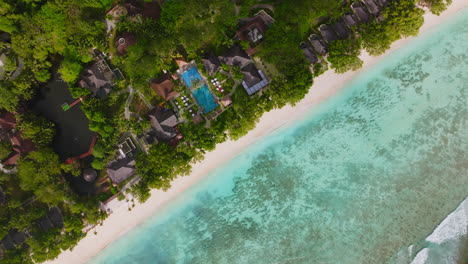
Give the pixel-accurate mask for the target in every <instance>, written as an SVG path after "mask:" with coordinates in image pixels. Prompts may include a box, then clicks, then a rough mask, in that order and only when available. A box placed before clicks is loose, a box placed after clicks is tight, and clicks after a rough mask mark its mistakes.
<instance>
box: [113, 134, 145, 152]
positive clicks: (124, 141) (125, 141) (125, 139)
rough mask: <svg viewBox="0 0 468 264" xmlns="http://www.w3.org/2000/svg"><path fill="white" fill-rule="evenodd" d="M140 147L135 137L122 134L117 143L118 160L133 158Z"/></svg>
mask: <svg viewBox="0 0 468 264" xmlns="http://www.w3.org/2000/svg"><path fill="white" fill-rule="evenodd" d="M139 149H140V147H139V145H138V142H137V140H136V139H135V137H134V136H133V135H132V134H131V133H130V132H127V133H124V134H123V135H122V136H121V137H120V139H119V143H118V153H119V156H120V158H126V157H134V156H135V155H136V154H137V153H138V151H139Z"/></svg>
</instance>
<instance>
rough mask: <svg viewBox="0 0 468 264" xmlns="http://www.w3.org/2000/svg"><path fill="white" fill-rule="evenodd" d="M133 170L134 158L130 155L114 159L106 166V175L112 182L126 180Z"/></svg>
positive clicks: (117, 182)
mask: <svg viewBox="0 0 468 264" xmlns="http://www.w3.org/2000/svg"><path fill="white" fill-rule="evenodd" d="M135 171H136V170H135V160H134V159H133V158H131V157H125V158H123V159H117V160H114V161H112V162H111V163H110V164H109V166H108V167H107V175H108V176H109V178H110V179H111V181H112V182H113V183H114V184H120V183H122V182H124V181H126V180H127V179H129V178H130V177H132V176H133V175H134V174H135Z"/></svg>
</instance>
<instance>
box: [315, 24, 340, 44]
mask: <svg viewBox="0 0 468 264" xmlns="http://www.w3.org/2000/svg"><path fill="white" fill-rule="evenodd" d="M318 30H319V32H320V35H322V37H323V40H325V41H326V42H327V43H328V44H330V43H331V42H332V41H334V40H337V39H338V37H337V36H336V35H335V32H334V31H333V29H332V27H331V26H329V25H325V24H322V25H320V27H319V29H318Z"/></svg>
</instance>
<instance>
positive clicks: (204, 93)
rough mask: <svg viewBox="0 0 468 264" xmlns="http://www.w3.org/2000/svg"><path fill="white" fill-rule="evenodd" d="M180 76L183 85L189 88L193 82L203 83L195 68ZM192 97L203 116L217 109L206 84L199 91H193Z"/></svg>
mask: <svg viewBox="0 0 468 264" xmlns="http://www.w3.org/2000/svg"><path fill="white" fill-rule="evenodd" d="M181 76H182V79H183V80H184V82H185V84H186V85H187V86H188V87H189V88H192V82H193V81H194V80H199V81H202V82H203V78H202V77H201V76H200V73H199V72H198V70H197V68H195V67H192V68H190V69H188V70H186V71H185V72H183V73H182V74H181ZM192 95H193V97H195V100H196V101H197V103H198V105H199V106H200V107H201V108H203V113H204V114H206V113H209V112H211V111H213V110H214V109H215V108H216V107H218V104H217V103H216V101H215V98H214V96H213V94H211V92H210V90H209V89H208V86H207V85H206V84H204V85H203V86H202V87H200V88H199V89H197V90H195V91H193V92H192Z"/></svg>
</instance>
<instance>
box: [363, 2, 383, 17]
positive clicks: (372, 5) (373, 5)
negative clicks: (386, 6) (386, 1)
mask: <svg viewBox="0 0 468 264" xmlns="http://www.w3.org/2000/svg"><path fill="white" fill-rule="evenodd" d="M363 2H364V4H365V5H366V7H367V10H369V12H370V13H371V14H373V15H377V14H378V13H379V12H380V8H379V6H378V5H377V4H376V3H375V2H374V1H373V0H363Z"/></svg>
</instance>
